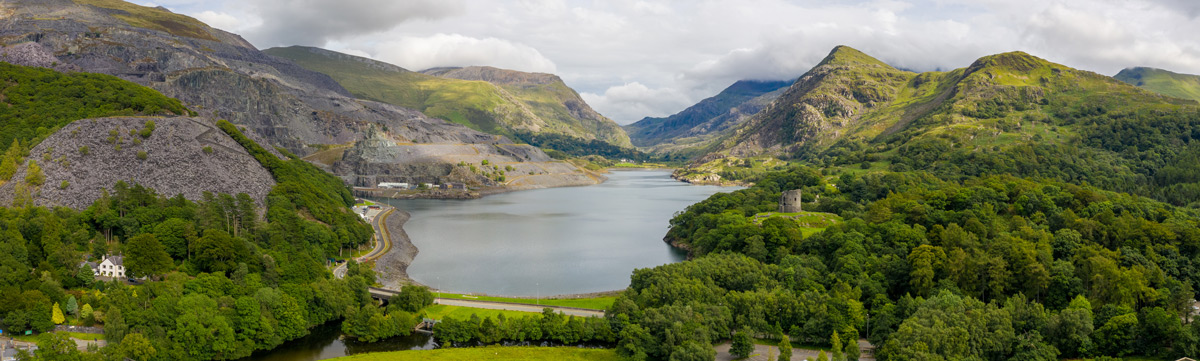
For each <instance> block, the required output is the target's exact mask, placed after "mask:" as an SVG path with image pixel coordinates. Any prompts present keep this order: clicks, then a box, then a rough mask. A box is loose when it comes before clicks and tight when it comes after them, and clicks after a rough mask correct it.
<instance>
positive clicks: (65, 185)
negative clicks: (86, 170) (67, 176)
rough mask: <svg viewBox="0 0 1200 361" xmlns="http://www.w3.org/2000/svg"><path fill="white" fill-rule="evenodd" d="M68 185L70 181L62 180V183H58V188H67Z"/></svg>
mask: <svg viewBox="0 0 1200 361" xmlns="http://www.w3.org/2000/svg"><path fill="white" fill-rule="evenodd" d="M70 186H71V182H68V181H62V183H59V184H58V189H67V187H70Z"/></svg>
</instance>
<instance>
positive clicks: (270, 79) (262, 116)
mask: <svg viewBox="0 0 1200 361" xmlns="http://www.w3.org/2000/svg"><path fill="white" fill-rule="evenodd" d="M0 45H3V46H4V48H3V49H0V54H7V57H3V58H0V60H4V61H10V62H13V63H15V64H21V65H32V66H47V64H49V66H51V67H54V68H56V69H60V70H67V71H85V72H96V73H105V74H111V75H115V76H118V77H120V78H123V79H126V80H130V81H133V82H135V83H139V84H142V85H146V86H149V87H151V88H154V89H156V90H158V91H160V92H162V93H163V94H165V95H167V96H170V97H174V98H177V99H180V100H181V101H183V102H184V103H185V104H186V105H187V106H188V108H189V109H192V110H194V111H197V112H198V113H199V115H200V116H201V117H204V118H208V119H227V120H230V121H231V122H233V123H235V124H238V125H239V126H243V127H245V128H246V129H247V130H249V131H251V133H256V134H258V135H261V136H262V137H263V138H265V139H266V141H267V142H269V143H270V144H271V145H275V146H281V147H284V148H286V149H288V150H290V151H292V152H294V153H296V154H299V155H302V156H303V155H309V154H312V153H314V152H317V151H320V150H323V149H325V148H326V147H327V145H331V144H332V145H342V146H344V145H346V144H353V143H354V142H357V141H359V140H363V139H366V138H367V132H368V131H369V130H370V129H384V130H386V132H387V133H388V134H389V135H390V136H391V137H394V138H395V139H397V140H399V141H402V142H413V143H450V144H479V145H491V144H496V143H511V141H509V140H507V139H505V138H503V137H496V136H492V135H490V134H486V133H481V132H478V131H475V130H471V129H469V128H466V127H463V126H460V125H456V124H452V123H449V122H446V121H443V120H441V119H435V118H429V117H426V116H425V115H423V114H421V113H420V112H418V111H415V110H411V109H407V108H402V107H398V106H394V105H389V104H384V103H378V102H372V101H366V100H360V99H356V98H354V97H353V96H352V95H351V93H350V92H349V91H347V90H346V89H345V88H343V87H342V86H341V85H339V84H338V83H337V82H335V81H334V80H333V79H331V78H330V77H329V76H326V75H324V74H321V73H317V72H314V71H310V70H307V69H304V68H302V67H300V66H298V65H296V64H295V63H292V62H291V61H289V60H287V59H283V58H278V57H274V56H271V55H267V54H265V53H263V52H260V51H258V50H257V49H255V48H254V47H253V46H252V45H250V44H249V43H248V42H246V41H245V40H243V39H242V38H241V37H240V36H237V35H235V34H230V33H227V32H224V31H221V30H217V29H213V28H211V27H208V26H207V25H205V24H203V23H201V22H199V21H197V20H195V19H192V18H190V17H186V16H182V15H178V14H173V13H171V12H169V11H167V10H165V9H162V8H147V7H141V6H137V5H133V4H129V3H125V2H121V1H114V0H76V1H68V0H13V1H8V2H5V3H3V4H0ZM268 148H270V147H268ZM494 149H495V147H491V146H481V147H480V152H482V153H483V154H485V155H488V154H496V155H500V154H501V153H499V152H498V151H496V150H494ZM535 151H536V152H540V151H538V150H535ZM359 159H361V161H363V162H368V163H379V161H376V160H371V159H367V158H359ZM347 161H348V160H347ZM438 161H441V162H445V161H448V160H445V159H443V160H438ZM453 163H457V161H454V162H453ZM577 171H578V170H577Z"/></svg>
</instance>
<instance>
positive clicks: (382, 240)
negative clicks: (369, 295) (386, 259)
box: [333, 206, 396, 278]
mask: <svg viewBox="0 0 1200 361" xmlns="http://www.w3.org/2000/svg"><path fill="white" fill-rule="evenodd" d="M385 207H387V209H384V210H383V212H381V213H379V215H377V216H375V218H373V219H371V227H372V228H375V235H374V238H375V239H374V241H375V248H373V249H371V252H368V253H367V254H366V255H363V256H362V257H358V258H355V259H354V260H355V261H356V262H358V263H363V262H370V261H374V260H375V259H377V258H379V257H380V256H383V255H384V254H385V253H387V252H388V251H390V250H391V249H392V235H391V234H390V233H388V230H387V217H388V216H391V215H392V212H394V211H396V208H394V207H389V206H385ZM347 263H348V262H346V263H342V264H340V265H338V266H337V267H336V268H334V269H333V277H335V278H342V277H346V264H347Z"/></svg>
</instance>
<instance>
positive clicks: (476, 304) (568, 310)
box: [367, 287, 604, 317]
mask: <svg viewBox="0 0 1200 361" xmlns="http://www.w3.org/2000/svg"><path fill="white" fill-rule="evenodd" d="M367 291H369V292H370V293H371V297H372V298H375V299H378V300H381V301H387V300H389V299H391V298H392V297H393V296H395V295H398V294H400V291H396V290H390V289H386V288H376V287H370V288H367ZM433 303H434V304H438V305H447V306H459V307H471V308H483V309H490V310H505V311H519V312H530V313H541V312H542V309H546V308H549V309H551V310H553V311H554V312H558V313H561V314H564V315H570V316H579V317H604V311H600V310H592V309H586V308H576V307H563V306H546V305H538V304H532V303H515V302H497V301H477V300H463V299H457V298H441V297H438V298H434V299H433Z"/></svg>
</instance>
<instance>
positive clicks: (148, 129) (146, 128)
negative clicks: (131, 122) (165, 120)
mask: <svg viewBox="0 0 1200 361" xmlns="http://www.w3.org/2000/svg"><path fill="white" fill-rule="evenodd" d="M154 127H155V124H154V121H153V120H147V121H146V124H145V125H143V126H142V131H141V132H139V134H140V135H141V136H142V138H150V134H152V133H154Z"/></svg>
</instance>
